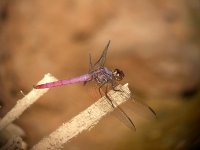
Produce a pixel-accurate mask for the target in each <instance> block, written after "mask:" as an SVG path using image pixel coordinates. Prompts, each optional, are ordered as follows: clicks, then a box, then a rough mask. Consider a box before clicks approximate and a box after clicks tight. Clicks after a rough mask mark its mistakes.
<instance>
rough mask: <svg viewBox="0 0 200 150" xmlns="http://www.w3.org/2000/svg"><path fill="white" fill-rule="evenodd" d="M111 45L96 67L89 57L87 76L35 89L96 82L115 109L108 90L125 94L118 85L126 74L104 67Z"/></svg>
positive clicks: (120, 110)
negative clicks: (117, 87)
mask: <svg viewBox="0 0 200 150" xmlns="http://www.w3.org/2000/svg"><path fill="white" fill-rule="evenodd" d="M109 45H110V41H109V42H108V44H107V45H106V47H105V48H104V51H103V52H102V54H101V57H100V58H99V59H98V61H97V62H96V63H95V64H94V65H93V64H92V60H91V55H89V58H90V60H89V72H88V73H87V74H84V75H81V76H78V77H74V78H71V79H66V80H59V81H55V82H49V83H45V84H40V85H36V86H34V88H35V89H44V88H52V87H57V86H62V85H67V84H73V83H78V82H84V84H86V83H87V82H89V81H92V80H95V81H96V83H97V84H98V85H99V88H98V89H99V93H100V95H101V96H103V95H102V92H103V94H104V95H105V96H106V98H107V100H108V102H109V104H111V106H112V107H113V108H115V106H116V104H115V102H114V100H112V99H111V98H110V97H109V95H108V94H107V93H108V88H109V87H111V88H112V89H113V90H114V91H117V92H123V91H121V90H118V89H116V86H117V85H118V81H121V80H122V79H123V78H124V73H123V71H122V70H120V69H115V70H114V71H111V70H110V69H108V68H106V67H104V64H105V61H106V55H107V51H108V47H109ZM144 106H146V107H147V108H148V109H149V110H150V111H151V112H152V113H153V115H154V116H156V113H155V112H154V110H153V109H152V108H151V107H149V106H148V105H144ZM116 108H117V109H118V111H119V112H120V113H118V114H120V115H121V116H123V118H124V119H123V122H124V123H125V124H126V125H127V126H128V127H130V128H134V129H136V128H135V125H134V123H133V121H132V120H131V118H130V117H129V116H128V115H127V114H126V113H125V111H124V110H123V109H122V108H121V107H119V106H117V107H116ZM121 118H122V117H121Z"/></svg>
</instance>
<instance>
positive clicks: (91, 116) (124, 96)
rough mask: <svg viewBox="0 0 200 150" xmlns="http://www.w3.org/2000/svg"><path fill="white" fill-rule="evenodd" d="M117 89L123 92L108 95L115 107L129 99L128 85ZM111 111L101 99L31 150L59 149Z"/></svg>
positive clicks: (109, 106) (105, 101)
mask: <svg viewBox="0 0 200 150" xmlns="http://www.w3.org/2000/svg"><path fill="white" fill-rule="evenodd" d="M118 88H120V89H122V90H123V91H124V92H114V91H110V92H109V93H108V94H109V95H110V96H111V98H112V99H114V100H115V102H116V104H117V105H120V104H122V103H123V102H125V101H127V100H128V99H129V98H130V91H129V89H128V84H125V85H123V86H121V85H119V86H118ZM111 111H113V107H112V106H111V105H110V104H109V103H108V102H107V100H106V98H105V97H103V98H101V99H99V100H98V101H97V102H95V103H94V104H92V105H91V106H90V107H88V108H87V109H86V110H84V111H83V112H81V113H80V114H78V115H77V116H75V117H74V118H72V119H71V120H70V121H68V122H67V123H64V124H62V125H61V126H60V127H59V128H58V129H57V130H55V131H54V132H52V133H51V134H50V135H49V136H48V137H46V138H44V139H42V140H41V141H40V142H39V143H38V144H36V145H35V146H34V147H33V148H32V150H47V149H48V150H58V149H61V148H62V147H63V144H64V143H66V142H67V141H69V140H70V139H72V138H73V137H75V136H77V135H78V134H79V133H81V132H82V131H84V130H88V129H91V128H92V127H94V126H95V125H96V124H97V123H98V122H99V121H100V119H101V118H102V117H103V116H105V115H106V114H108V113H109V112H111Z"/></svg>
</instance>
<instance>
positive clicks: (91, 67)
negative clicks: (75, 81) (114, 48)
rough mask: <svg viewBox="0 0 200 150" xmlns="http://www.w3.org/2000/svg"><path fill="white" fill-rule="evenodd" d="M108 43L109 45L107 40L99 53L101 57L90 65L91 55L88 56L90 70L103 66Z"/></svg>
mask: <svg viewBox="0 0 200 150" xmlns="http://www.w3.org/2000/svg"><path fill="white" fill-rule="evenodd" d="M109 45H110V41H108V44H107V45H106V47H105V48H104V50H103V52H102V54H101V57H100V58H99V60H98V61H97V62H96V63H95V64H94V65H92V63H91V56H90V71H93V70H97V69H99V68H101V67H103V66H104V64H105V61H106V55H107V51H108V47H109Z"/></svg>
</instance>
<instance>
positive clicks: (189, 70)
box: [0, 0, 200, 150]
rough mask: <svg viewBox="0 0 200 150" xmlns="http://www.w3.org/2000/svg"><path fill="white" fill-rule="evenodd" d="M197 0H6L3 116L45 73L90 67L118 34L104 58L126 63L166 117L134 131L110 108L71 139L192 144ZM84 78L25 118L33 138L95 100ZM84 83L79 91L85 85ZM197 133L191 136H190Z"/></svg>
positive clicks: (85, 145) (0, 7) (0, 28)
mask: <svg viewBox="0 0 200 150" xmlns="http://www.w3.org/2000/svg"><path fill="white" fill-rule="evenodd" d="M199 9H200V3H199V1H198V0H192V1H181V0H175V1H174V0H173V1H172V0H171V1H161V0H150V1H148V0H133V1H132V0H126V1H122V0H117V1H114V0H107V1H106V0H102V1H92V0H86V1H72V0H66V1H64V0H62V1H56V2H55V1H53V0H48V1H47V0H45V1H40V0H35V1H33V0H32V1H25V0H22V1H16V0H15V1H6V0H2V1H0V45H1V47H0V85H1V86H0V95H1V96H0V102H1V104H2V105H3V108H2V109H1V116H3V115H5V113H6V112H8V111H9V110H10V109H11V108H12V107H13V105H14V104H15V103H16V100H17V99H18V98H21V97H22V95H20V90H23V91H24V92H25V93H26V92H28V91H30V90H31V88H32V85H33V84H35V83H36V82H37V81H39V80H40V79H41V78H42V77H43V75H44V74H45V73H48V72H50V73H52V74H53V75H54V76H56V77H57V78H59V79H64V78H70V77H74V76H78V75H81V74H84V73H87V70H88V63H89V57H88V54H89V53H91V55H92V56H93V57H92V59H93V61H95V60H96V59H98V57H99V55H100V54H101V51H102V50H103V48H104V46H105V45H106V43H107V42H108V40H111V46H110V49H109V51H108V57H107V61H106V65H107V66H108V67H110V68H120V69H122V70H123V71H124V72H125V75H126V76H125V80H124V81H123V83H126V82H128V83H129V85H130V87H131V89H132V90H133V91H134V94H135V97H136V98H138V99H139V100H141V99H142V101H145V103H147V104H149V105H150V106H152V107H153V108H154V109H155V111H156V112H157V114H158V120H157V121H154V120H150V121H144V120H143V119H142V120H141V119H138V117H136V118H135V123H136V126H137V132H136V133H133V132H131V131H130V130H129V129H127V128H126V126H124V125H123V124H122V123H121V122H119V121H118V120H117V119H115V118H114V117H112V116H108V117H106V118H105V119H104V120H103V121H102V122H101V123H100V124H99V125H98V126H97V127H96V128H94V129H93V130H92V131H90V132H85V133H83V134H81V135H80V136H78V137H76V138H75V139H73V140H72V141H70V142H69V143H67V144H66V145H65V149H70V150H79V149H87V150H89V149H99V150H103V149H156V148H157V149H192V147H193V146H195V145H198V140H199V139H198V138H199V135H200V134H199V133H197V132H196V131H198V130H199V127H198V126H197V124H198V123H199V114H200V112H199V110H198V105H199V97H200V96H199V94H198V93H199V83H200V50H199V48H200V46H199V33H200V30H199V25H200V24H199V20H200V15H199ZM90 89H91V87H90V86H89V87H87V89H86V87H84V86H82V84H77V85H70V86H65V87H59V88H55V89H52V90H50V92H48V94H46V95H45V96H44V97H42V99H40V100H39V101H38V102H37V103H36V104H34V106H32V107H31V108H30V109H28V110H27V111H26V112H25V113H24V114H23V116H22V117H21V118H19V119H18V120H17V124H18V125H20V126H21V127H22V128H23V129H24V130H25V132H26V138H25V141H26V142H27V143H28V145H29V146H30V147H31V146H32V145H34V144H35V143H37V142H38V141H39V140H40V139H41V138H43V137H44V136H46V135H48V134H49V133H51V132H52V131H53V130H54V129H56V128H57V127H58V126H59V125H60V124H62V123H63V122H64V121H67V120H69V119H70V118H72V117H73V116H75V115H76V114H77V113H78V112H80V111H82V110H83V109H85V108H86V107H87V106H89V105H90V104H92V103H93V102H94V101H95V100H94V99H92V98H91V96H89V95H88V91H90ZM77 93H79V94H77ZM191 143H192V144H191Z"/></svg>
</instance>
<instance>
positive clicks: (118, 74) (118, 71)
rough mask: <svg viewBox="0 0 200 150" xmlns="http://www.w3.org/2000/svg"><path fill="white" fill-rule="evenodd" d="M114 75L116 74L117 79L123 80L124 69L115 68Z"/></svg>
mask: <svg viewBox="0 0 200 150" xmlns="http://www.w3.org/2000/svg"><path fill="white" fill-rule="evenodd" d="M113 76H114V78H115V80H117V81H121V80H122V79H123V78H124V73H123V71H122V70H119V69H115V70H114V71H113Z"/></svg>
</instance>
